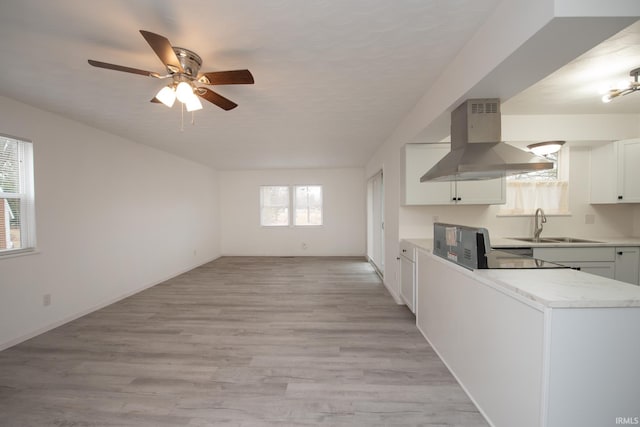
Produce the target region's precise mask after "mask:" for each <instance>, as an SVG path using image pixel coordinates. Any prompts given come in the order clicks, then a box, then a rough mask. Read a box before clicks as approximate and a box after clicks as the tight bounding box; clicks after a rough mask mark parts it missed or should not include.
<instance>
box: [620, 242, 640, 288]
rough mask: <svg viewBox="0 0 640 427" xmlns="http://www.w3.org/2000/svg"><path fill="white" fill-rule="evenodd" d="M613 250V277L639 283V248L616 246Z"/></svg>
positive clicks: (635, 283)
mask: <svg viewBox="0 0 640 427" xmlns="http://www.w3.org/2000/svg"><path fill="white" fill-rule="evenodd" d="M615 250H616V261H615V267H616V268H615V276H614V277H615V279H616V280H620V281H621V282H627V283H631V284H633V285H638V284H640V277H639V276H640V271H639V270H640V248H631V247H618V248H615Z"/></svg>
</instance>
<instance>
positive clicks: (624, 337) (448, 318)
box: [411, 239, 640, 427]
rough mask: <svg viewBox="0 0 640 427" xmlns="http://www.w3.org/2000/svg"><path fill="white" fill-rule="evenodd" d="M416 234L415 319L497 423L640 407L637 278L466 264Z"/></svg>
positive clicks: (610, 419)
mask: <svg viewBox="0 0 640 427" xmlns="http://www.w3.org/2000/svg"><path fill="white" fill-rule="evenodd" d="M411 242H412V243H413V244H414V245H416V247H417V248H418V249H417V278H418V280H417V283H418V284H417V286H418V288H417V300H416V308H417V310H416V323H417V326H418V328H419V329H420V331H421V332H422V334H423V335H424V336H425V338H426V339H427V340H428V341H429V343H430V344H431V346H432V347H433V348H434V350H435V351H436V352H437V353H438V355H439V356H440V358H441V359H442V360H443V362H444V363H445V364H446V365H447V367H448V368H449V370H450V371H451V372H452V373H453V375H454V376H455V377H456V378H457V380H458V381H459V383H460V384H461V385H462V387H463V388H464V389H465V391H466V392H467V393H468V394H469V396H470V397H471V399H472V400H473V401H474V403H475V404H476V406H477V407H478V409H479V410H480V411H481V412H482V413H483V414H484V416H485V417H486V419H487V420H488V421H489V423H491V424H492V425H495V426H515V425H517V426H552V427H555V426H562V427H566V426H581V427H582V426H594V427H595V426H597V427H602V426H615V425H619V424H621V422H620V420H622V419H627V420H629V419H631V420H632V421H633V420H634V419H635V418H634V417H639V416H640V405H639V404H638V402H640V366H639V365H640V288H639V287H637V286H633V285H628V284H624V283H621V282H618V281H615V280H611V279H606V278H602V277H599V276H595V275H591V274H587V273H583V272H580V271H576V270H572V269H557V270H556V269H545V270H468V269H466V268H464V267H461V266H458V265H456V264H454V263H452V262H450V261H448V260H445V259H442V258H440V257H437V256H435V255H433V254H432V253H431V241H430V240H426V239H425V240H412V241H411ZM629 417H630V418H629Z"/></svg>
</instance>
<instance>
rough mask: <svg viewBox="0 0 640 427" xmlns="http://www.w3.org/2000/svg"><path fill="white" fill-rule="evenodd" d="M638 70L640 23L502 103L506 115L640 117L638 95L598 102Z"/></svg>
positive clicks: (639, 97)
mask: <svg viewBox="0 0 640 427" xmlns="http://www.w3.org/2000/svg"><path fill="white" fill-rule="evenodd" d="M639 67H640V21H637V22H636V23H635V24H632V25H631V26H629V27H627V28H626V29H624V30H622V31H620V32H619V33H618V34H616V35H614V36H613V37H611V38H609V39H608V40H605V41H604V42H602V43H601V44H599V45H598V46H595V47H594V48H593V49H590V50H589V51H588V52H586V53H584V54H583V55H581V56H579V57H578V58H576V59H575V60H573V61H571V62H570V63H568V64H567V65H565V66H563V67H562V68H560V69H559V70H557V71H556V72H554V73H552V74H550V75H549V76H548V77H546V78H544V79H542V80H541V81H539V82H538V83H536V84H534V85H533V86H531V87H529V88H528V89H525V90H524V91H522V92H521V93H519V94H518V95H516V96H514V97H513V98H511V99H509V100H508V101H506V102H504V103H503V104H502V111H503V112H504V113H506V114H640V92H638V93H633V94H629V95H627V96H622V97H618V98H615V99H614V100H613V101H611V102H610V103H607V104H605V103H603V102H602V101H601V97H602V93H601V92H602V91H603V89H604V90H605V91H606V89H607V88H608V87H609V86H610V85H615V84H616V83H617V82H620V81H630V80H631V79H632V78H631V77H630V76H629V72H630V71H631V70H633V69H636V68H639Z"/></svg>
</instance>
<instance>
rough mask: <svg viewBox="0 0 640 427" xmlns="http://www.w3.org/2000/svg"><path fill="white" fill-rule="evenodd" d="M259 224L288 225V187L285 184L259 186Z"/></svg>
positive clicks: (270, 225) (269, 225) (271, 225)
mask: <svg viewBox="0 0 640 427" xmlns="http://www.w3.org/2000/svg"><path fill="white" fill-rule="evenodd" d="M260 225H263V226H267V227H278V226H280V227H282V226H288V225H289V187H288V186H286V185H277V186H272V185H269V186H266V185H265V186H262V187H260Z"/></svg>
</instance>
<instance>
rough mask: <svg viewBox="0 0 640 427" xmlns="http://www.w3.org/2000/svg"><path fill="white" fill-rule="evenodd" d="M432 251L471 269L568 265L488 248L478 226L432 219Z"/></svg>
mask: <svg viewBox="0 0 640 427" xmlns="http://www.w3.org/2000/svg"><path fill="white" fill-rule="evenodd" d="M433 253H434V254H435V255H438V256H440V257H442V258H445V259H447V260H449V261H451V262H454V263H456V264H458V265H461V266H463V267H466V268H469V269H471V270H476V269H496V268H505V269H506V268H508V269H520V268H528V269H536V268H568V267H565V266H563V265H560V264H555V263H553V262H549V261H543V260H540V259H536V258H532V257H530V256H525V255H521V254H517V253H511V252H505V251H500V250H494V249H491V242H490V240H489V231H488V230H487V229H486V228H482V227H468V226H465V225H458V224H445V223H440V222H438V223H435V224H434V225H433Z"/></svg>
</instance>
